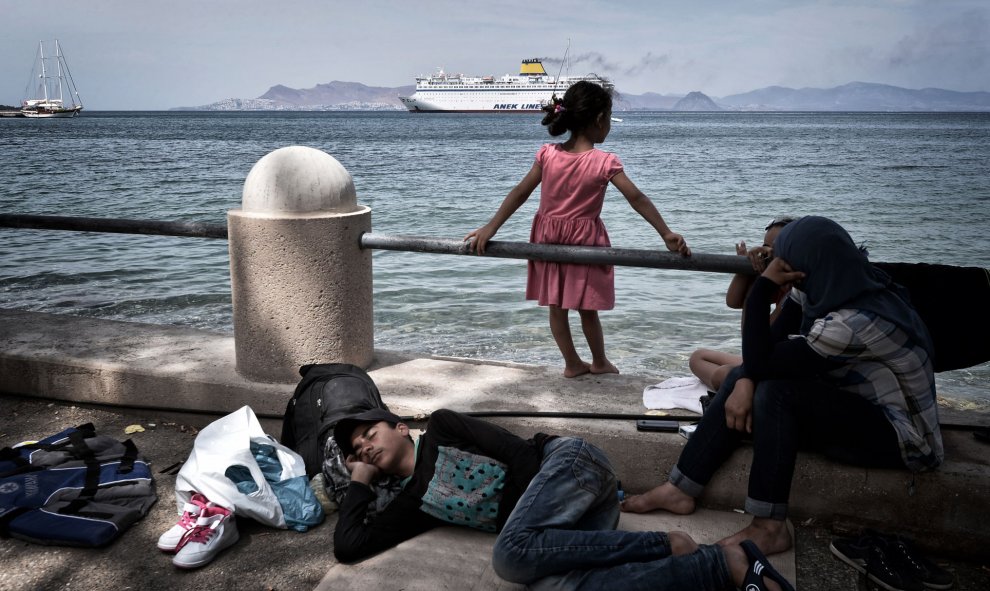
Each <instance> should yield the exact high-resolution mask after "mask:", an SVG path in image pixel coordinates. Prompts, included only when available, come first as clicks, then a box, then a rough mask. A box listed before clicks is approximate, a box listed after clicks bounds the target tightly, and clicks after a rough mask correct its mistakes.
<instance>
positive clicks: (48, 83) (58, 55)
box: [21, 39, 83, 118]
mask: <svg viewBox="0 0 990 591" xmlns="http://www.w3.org/2000/svg"><path fill="white" fill-rule="evenodd" d="M35 80H37V86H36V91H34V92H33V95H34V97H33V98H28V99H25V100H24V101H23V102H22V103H21V113H22V114H23V115H24V116H25V117H35V118H40V117H75V116H76V115H78V114H79V111H82V108H83V107H82V99H80V98H79V92H78V91H77V90H76V84H75V82H74V81H73V80H72V75H71V74H70V73H69V66H68V64H66V63H65V56H63V55H62V48H61V46H59V44H58V40H57V39H56V40H55V55H54V56H46V55H45V43H44V41H42V42H40V43H39V44H38V59H37V61H36V63H35V66H34V70H33V71H32V72H31V82H29V83H28V92H26V93H25V94H27V95H28V96H31V94H32V91H31V90H30V89H31V87H32V86H34V81H35Z"/></svg>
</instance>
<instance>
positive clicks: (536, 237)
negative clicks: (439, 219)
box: [464, 81, 691, 378]
mask: <svg viewBox="0 0 990 591" xmlns="http://www.w3.org/2000/svg"><path fill="white" fill-rule="evenodd" d="M543 110H544V111H546V113H547V114H546V116H545V117H544V118H543V125H546V126H547V129H548V131H549V132H550V135H552V136H555V137H556V136H559V135H562V134H564V132H567V131H570V132H571V136H570V138H569V139H568V140H567V141H566V142H564V143H561V144H545V145H544V146H542V147H541V148H540V149H539V151H538V152H537V153H536V162H535V163H534V164H533V167H532V168H531V169H530V171H529V172H528V173H527V174H526V176H525V177H523V180H522V181H521V182H520V183H519V184H518V185H516V187H515V188H514V189H512V190H511V191H509V194H508V195H507V196H506V197H505V200H504V201H503V202H502V205H501V206H500V207H499V208H498V211H497V212H495V215H494V216H492V219H491V220H490V221H489V222H488V223H487V224H485V225H484V226H481V227H480V228H478V229H477V230H474V231H473V232H471V233H470V234H468V235H467V236H465V238H464V240H470V239H471V238H474V241H473V242H472V243H471V249H472V250H475V251H477V253H478V254H484V253H485V246H486V245H487V244H488V241H489V240H490V239H491V237H492V236H494V235H495V233H496V232H498V229H499V228H501V227H502V224H504V223H505V221H506V220H508V219H509V217H511V216H512V214H513V213H515V211H516V210H517V209H519V207H520V206H521V205H522V204H523V203H525V202H526V200H527V199H529V196H530V195H531V194H532V193H533V190H535V189H536V187H537V186H538V185H539V184H540V183H543V188H542V189H541V191H540V207H539V210H538V211H537V212H536V217H535V218H534V219H533V228H532V230H531V231H530V242H533V243H536V244H573V245H582V246H611V243H610V242H609V239H608V232H607V231H606V230H605V224H604V223H603V222H602V219H601V217H600V216H601V212H602V204H603V203H604V201H605V189H606V188H607V187H608V184H609V183H610V182H611V183H612V184H613V185H615V187H616V188H617V189H618V190H619V192H621V193H622V195H623V196H624V197H625V198H626V200H627V201H629V205H631V206H632V208H633V209H634V210H636V212H637V213H639V214H640V215H641V216H643V218H644V219H645V220H646V221H647V222H649V223H650V225H651V226H653V227H654V228H655V229H656V231H657V232H658V233H659V234H660V238H661V239H663V242H664V244H665V245H666V247H667V249H668V250H670V251H672V252H679V253H681V254H682V255H684V256H690V255H691V249H689V248H688V246H687V243H686V242H685V241H684V237H682V236H681V235H680V234H677V233H676V232H672V231H671V230H670V228H668V227H667V224H666V223H665V222H664V220H663V216H661V215H660V212H659V211H657V208H656V207H654V205H653V202H652V201H650V199H649V197H647V196H646V195H644V194H643V192H642V191H640V190H639V189H638V188H636V185H634V184H633V182H632V181H631V180H629V177H627V176H626V173H625V172H623V170H622V163H621V162H620V161H619V159H618V157H616V156H615V155H614V154H609V153H607V152H603V151H601V150H598V149H596V148H595V144H600V143H602V142H603V141H605V137H606V136H608V132H609V130H610V129H611V125H612V124H611V116H612V95H611V94H610V93H609V91H607V90H605V89H604V88H602V87H601V86H599V85H598V84H594V83H591V82H584V81H582V82H577V83H576V84H574V85H572V86H571V87H570V88H568V89H567V92H566V93H564V98H563V99H558V98H557V97H556V96H554V98H553V101H552V102H551V103H550V104H549V105H547V106H546V107H544V108H543ZM526 299H528V300H537V302H539V304H540V305H541V306H548V307H549V308H550V332H551V333H552V334H553V338H554V340H555V341H556V342H557V346H558V347H559V348H560V352H561V354H562V355H563V356H564V376H565V377H568V378H572V377H574V376H579V375H581V374H585V373H588V372H591V373H618V372H619V370H618V369H616V368H615V366H614V365H612V363H611V362H610V361H609V360H608V357H606V356H605V337H604V335H603V334H602V325H601V321H600V320H599V318H598V310H611V309H612V308H614V307H615V277H614V274H613V270H612V266H611V265H582V264H573V263H554V262H544V261H529V275H528V279H527V282H526ZM569 310H577V311H578V314H579V315H580V316H581V328H582V330H583V331H584V336H585V338H586V339H587V340H588V346H589V348H590V349H591V363H590V364H589V363H586V362H585V361H583V360H582V359H581V356H580V355H579V354H578V352H577V350H576V349H575V348H574V340H573V339H572V337H571V327H570V323H569V321H568V315H567V313H568V311H569Z"/></svg>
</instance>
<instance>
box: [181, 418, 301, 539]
mask: <svg viewBox="0 0 990 591" xmlns="http://www.w3.org/2000/svg"><path fill="white" fill-rule="evenodd" d="M252 439H254V440H256V441H258V442H260V443H264V444H265V445H270V446H272V447H274V448H275V450H276V453H277V454H278V460H279V462H281V464H282V475H281V480H288V479H290V478H294V477H297V476H300V475H301V476H305V475H306V464H305V463H304V462H303V459H302V457H301V456H300V455H299V454H297V453H296V452H294V451H293V450H291V449H289V448H288V447H285V446H284V445H282V444H280V443H278V442H276V441H275V440H274V439H273V438H271V437H270V436H268V435H266V434H265V432H264V430H263V429H262V428H261V424H260V423H259V422H258V418H257V417H256V416H255V415H254V411H253V410H251V407H249V406H244V407H241V408H240V409H238V410H236V411H234V412H232V413H230V414H229V415H227V416H225V417H222V418H219V419H217V420H216V421H213V422H212V423H210V424H209V425H207V426H206V428H204V429H203V430H202V431H200V432H199V435H197V436H196V441H195V443H194V444H193V450H192V453H190V454H189V459H187V460H186V463H185V464H183V466H182V469H181V470H179V474H178V475H177V476H176V478H175V497H176V502H177V503H178V506H179V507H180V508H181V507H182V506H183V505H184V504H185V503H187V502H189V499H190V497H192V495H193V493H196V492H198V493H200V494H202V495H205V496H206V498H208V499H209V500H211V501H213V502H214V503H217V504H218V505H222V506H224V507H227V508H229V509H233V510H234V513H235V514H236V515H238V516H240V517H249V518H251V519H254V520H256V521H259V522H261V523H264V524H265V525H270V526H272V527H279V528H283V529H285V528H286V523H285V516H284V515H283V513H282V507H281V505H280V504H279V501H278V498H277V497H276V496H275V492H274V491H273V490H272V487H271V486H270V485H269V484H268V482H267V481H266V480H265V476H264V474H263V473H262V472H261V468H260V467H259V466H258V462H257V461H256V460H255V458H254V454H252V453H251V440H252ZM232 466H242V467H244V468H247V470H248V471H250V474H251V478H252V479H253V480H254V484H255V487H256V490H255V491H254V492H252V493H250V494H245V493H242V492H241V491H240V490H238V488H237V485H236V484H235V482H234V481H232V480H231V479H230V478H228V477H227V476H226V474H225V473H226V472H227V469H228V468H230V467H232ZM255 487H251V488H255ZM180 511H181V509H180Z"/></svg>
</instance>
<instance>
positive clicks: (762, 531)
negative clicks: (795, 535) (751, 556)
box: [718, 517, 794, 555]
mask: <svg viewBox="0 0 990 591" xmlns="http://www.w3.org/2000/svg"><path fill="white" fill-rule="evenodd" d="M743 540H753V543H755V544H756V547H757V548H759V549H760V551H761V552H763V553H764V554H767V555H770V554H779V553H781V552H787V551H788V550H790V549H791V547H792V546H793V545H794V540H793V539H792V538H791V532H790V531H788V529H787V522H786V521H782V520H779V519H767V518H765V517H754V518H753V521H752V522H751V523H750V524H749V525H747V526H746V527H745V528H743V529H742V531H739V532H738V533H735V534H733V535H731V536H729V537H727V538H724V539H722V540H719V541H718V545H719V546H723V547H728V546H738V545H739V544H740V543H742V541H743Z"/></svg>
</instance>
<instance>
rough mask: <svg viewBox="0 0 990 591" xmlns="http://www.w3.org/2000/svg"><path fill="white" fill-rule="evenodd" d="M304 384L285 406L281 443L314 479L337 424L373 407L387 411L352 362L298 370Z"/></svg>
mask: <svg viewBox="0 0 990 591" xmlns="http://www.w3.org/2000/svg"><path fill="white" fill-rule="evenodd" d="M299 374H300V375H302V381H300V382H299V385H297V386H296V391H295V393H294V394H293V395H292V399H291V400H289V404H288V405H287V406H286V407H285V416H284V417H283V418H282V438H281V442H282V444H283V445H286V446H288V447H290V448H292V449H294V450H295V451H296V452H298V453H299V455H301V456H302V458H303V460H304V461H305V462H306V474H307V475H308V476H309V477H310V478H312V477H313V476H315V475H316V474H319V473H320V471H321V470H322V467H323V455H324V449H325V447H326V444H327V439H328V438H329V437H330V436H332V435H333V428H334V426H335V425H336V424H337V421H339V420H340V419H343V418H345V417H349V416H354V415H356V414H358V413H360V412H363V411H366V410H370V409H372V408H384V409H386V410H387V409H388V407H387V406H385V403H384V402H382V396H381V394H380V393H379V392H378V387H377V386H376V385H375V382H374V381H373V380H372V379H371V376H369V375H368V373H367V372H365V371H364V370H363V369H361V368H360V367H357V366H356V365H351V364H349V363H320V364H310V365H304V366H302V367H300V368H299Z"/></svg>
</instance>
